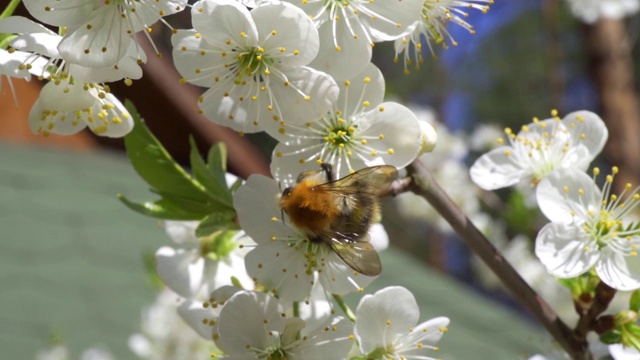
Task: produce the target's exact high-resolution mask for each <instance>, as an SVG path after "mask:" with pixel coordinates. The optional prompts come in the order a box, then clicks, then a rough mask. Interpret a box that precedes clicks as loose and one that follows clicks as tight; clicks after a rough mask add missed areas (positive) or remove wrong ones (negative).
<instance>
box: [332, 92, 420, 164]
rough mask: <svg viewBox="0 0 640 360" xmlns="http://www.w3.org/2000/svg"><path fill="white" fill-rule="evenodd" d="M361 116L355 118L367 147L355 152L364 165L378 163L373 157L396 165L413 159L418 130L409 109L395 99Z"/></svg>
mask: <svg viewBox="0 0 640 360" xmlns="http://www.w3.org/2000/svg"><path fill="white" fill-rule="evenodd" d="M362 116H363V118H364V117H366V118H367V120H366V121H364V120H360V121H358V123H357V124H358V132H359V136H360V137H361V138H363V139H368V143H367V145H368V147H369V150H370V151H369V152H367V153H362V154H358V155H361V156H362V157H363V160H364V161H365V164H366V165H367V166H372V165H375V164H378V163H380V161H378V160H377V158H381V159H382V161H381V163H383V164H387V165H393V166H395V167H397V168H403V167H405V166H407V165H409V163H410V162H412V161H413V160H415V158H416V156H417V155H418V151H420V146H421V136H422V134H421V132H420V124H419V123H418V118H417V117H416V116H415V115H414V114H413V112H411V110H409V109H408V108H407V107H405V106H404V105H401V104H398V103H395V102H385V103H382V104H380V105H378V106H376V108H375V109H372V110H371V111H369V112H368V113H365V114H363V115H362ZM374 152H375V155H374ZM356 170H357V169H356ZM341 175H342V174H341Z"/></svg>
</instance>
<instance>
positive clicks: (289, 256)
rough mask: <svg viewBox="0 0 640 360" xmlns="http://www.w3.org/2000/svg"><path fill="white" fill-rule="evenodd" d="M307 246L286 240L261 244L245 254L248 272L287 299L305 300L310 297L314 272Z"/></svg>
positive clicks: (259, 282)
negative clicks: (311, 271) (296, 246)
mask: <svg viewBox="0 0 640 360" xmlns="http://www.w3.org/2000/svg"><path fill="white" fill-rule="evenodd" d="M306 259H307V258H306V256H305V253H304V249H300V248H298V249H296V248H294V247H291V246H289V245H288V243H287V242H285V241H272V242H268V243H265V244H259V245H258V246H257V247H256V248H255V249H253V250H252V251H251V252H250V253H248V254H247V256H246V257H245V266H246V268H247V273H249V275H250V276H251V277H253V278H255V279H256V283H257V285H261V286H264V287H265V288H266V289H267V290H273V291H274V292H275V293H276V294H277V295H278V297H279V298H280V299H282V300H283V301H301V300H305V299H307V298H308V297H309V293H310V292H311V285H312V283H313V275H312V274H310V273H308V272H307V261H306Z"/></svg>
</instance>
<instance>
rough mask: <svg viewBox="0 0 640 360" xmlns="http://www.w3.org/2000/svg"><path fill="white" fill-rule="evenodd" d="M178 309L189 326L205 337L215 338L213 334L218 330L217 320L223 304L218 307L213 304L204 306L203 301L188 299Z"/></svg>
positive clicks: (208, 338)
mask: <svg viewBox="0 0 640 360" xmlns="http://www.w3.org/2000/svg"><path fill="white" fill-rule="evenodd" d="M176 310H177V312H178V315H180V317H181V318H182V319H183V320H184V321H185V322H186V323H187V324H188V325H189V327H190V328H192V329H193V330H195V331H196V332H197V333H198V335H200V336H201V337H202V338H203V339H205V340H211V339H213V334H214V332H215V331H217V326H215V320H217V319H218V316H220V310H222V306H218V307H216V308H214V307H212V306H207V307H204V306H202V302H201V301H194V300H186V301H184V302H183V303H182V304H180V306H178V308H177V309H176ZM205 320H207V321H205ZM209 320H214V321H209ZM212 324H213V325H212Z"/></svg>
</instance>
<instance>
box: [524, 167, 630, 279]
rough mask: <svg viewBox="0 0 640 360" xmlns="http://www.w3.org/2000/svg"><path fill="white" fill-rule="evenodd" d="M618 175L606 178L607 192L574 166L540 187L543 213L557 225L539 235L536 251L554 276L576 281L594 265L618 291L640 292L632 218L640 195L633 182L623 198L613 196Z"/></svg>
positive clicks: (546, 226)
mask: <svg viewBox="0 0 640 360" xmlns="http://www.w3.org/2000/svg"><path fill="white" fill-rule="evenodd" d="M616 172H617V168H614V174H613V175H608V176H606V180H605V184H604V187H603V189H602V190H601V189H600V188H598V186H597V185H596V184H595V182H594V180H595V179H592V178H590V177H589V176H588V175H587V174H585V173H584V172H582V171H580V170H577V169H572V168H567V169H560V170H557V171H555V172H553V173H551V174H549V175H548V176H547V177H545V178H544V179H543V180H542V181H541V182H540V184H539V185H538V188H537V192H536V195H537V199H538V204H539V206H540V210H542V212H543V213H544V215H545V216H546V217H547V218H548V219H550V220H551V221H552V222H551V223H549V224H547V225H545V226H544V227H543V228H542V229H541V230H540V232H539V233H538V237H537V238H536V247H535V252H536V255H537V256H538V258H539V259H540V261H541V262H542V263H543V264H544V266H545V267H546V268H547V271H549V272H550V273H551V274H552V275H554V276H556V277H560V278H573V277H576V276H579V275H582V274H584V273H585V272H587V271H589V270H590V269H591V268H592V267H594V268H595V271H596V273H597V275H598V277H600V279H601V280H602V281H603V282H605V283H606V284H607V285H609V286H611V287H612V288H614V289H617V290H622V291H627V290H635V289H638V288H640V257H638V256H637V255H638V253H637V251H638V245H639V244H640V236H639V235H638V233H637V230H634V227H633V226H631V225H632V224H631V223H630V222H629V221H628V220H627V215H628V214H629V213H630V212H631V211H633V209H634V208H635V207H636V206H637V205H638V200H639V199H640V194H638V188H636V189H632V188H631V184H628V185H627V186H626V187H625V190H624V191H623V193H622V194H620V195H615V194H610V190H611V183H612V182H613V179H614V175H615V173H616ZM594 173H595V175H597V174H598V173H599V170H598V169H596V170H595V171H594ZM594 177H595V176H594Z"/></svg>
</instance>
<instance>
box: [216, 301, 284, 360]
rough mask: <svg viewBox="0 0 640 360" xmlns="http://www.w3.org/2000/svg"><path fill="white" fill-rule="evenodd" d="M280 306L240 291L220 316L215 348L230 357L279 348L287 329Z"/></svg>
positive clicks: (274, 302) (226, 305) (278, 303)
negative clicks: (280, 338) (277, 346)
mask: <svg viewBox="0 0 640 360" xmlns="http://www.w3.org/2000/svg"><path fill="white" fill-rule="evenodd" d="M283 312H284V309H283V307H282V305H281V304H280V302H279V301H278V300H277V299H275V298H273V297H271V296H269V295H267V294H264V293H257V292H249V291H241V292H238V293H236V294H235V295H233V296H232V297H231V299H229V301H227V303H226V304H225V305H224V308H223V309H222V311H221V313H220V320H219V323H218V329H219V333H220V337H219V338H218V339H216V340H215V342H216V345H217V346H218V347H219V348H220V349H221V350H222V351H224V352H225V353H226V354H228V355H236V354H237V355H241V354H245V353H247V351H248V348H250V349H267V348H268V347H269V345H271V344H274V343H275V344H278V343H279V339H278V337H279V336H280V334H281V333H282V331H283V330H284V328H285V324H286V320H285V318H283V317H282V316H281V314H282V313H283Z"/></svg>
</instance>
